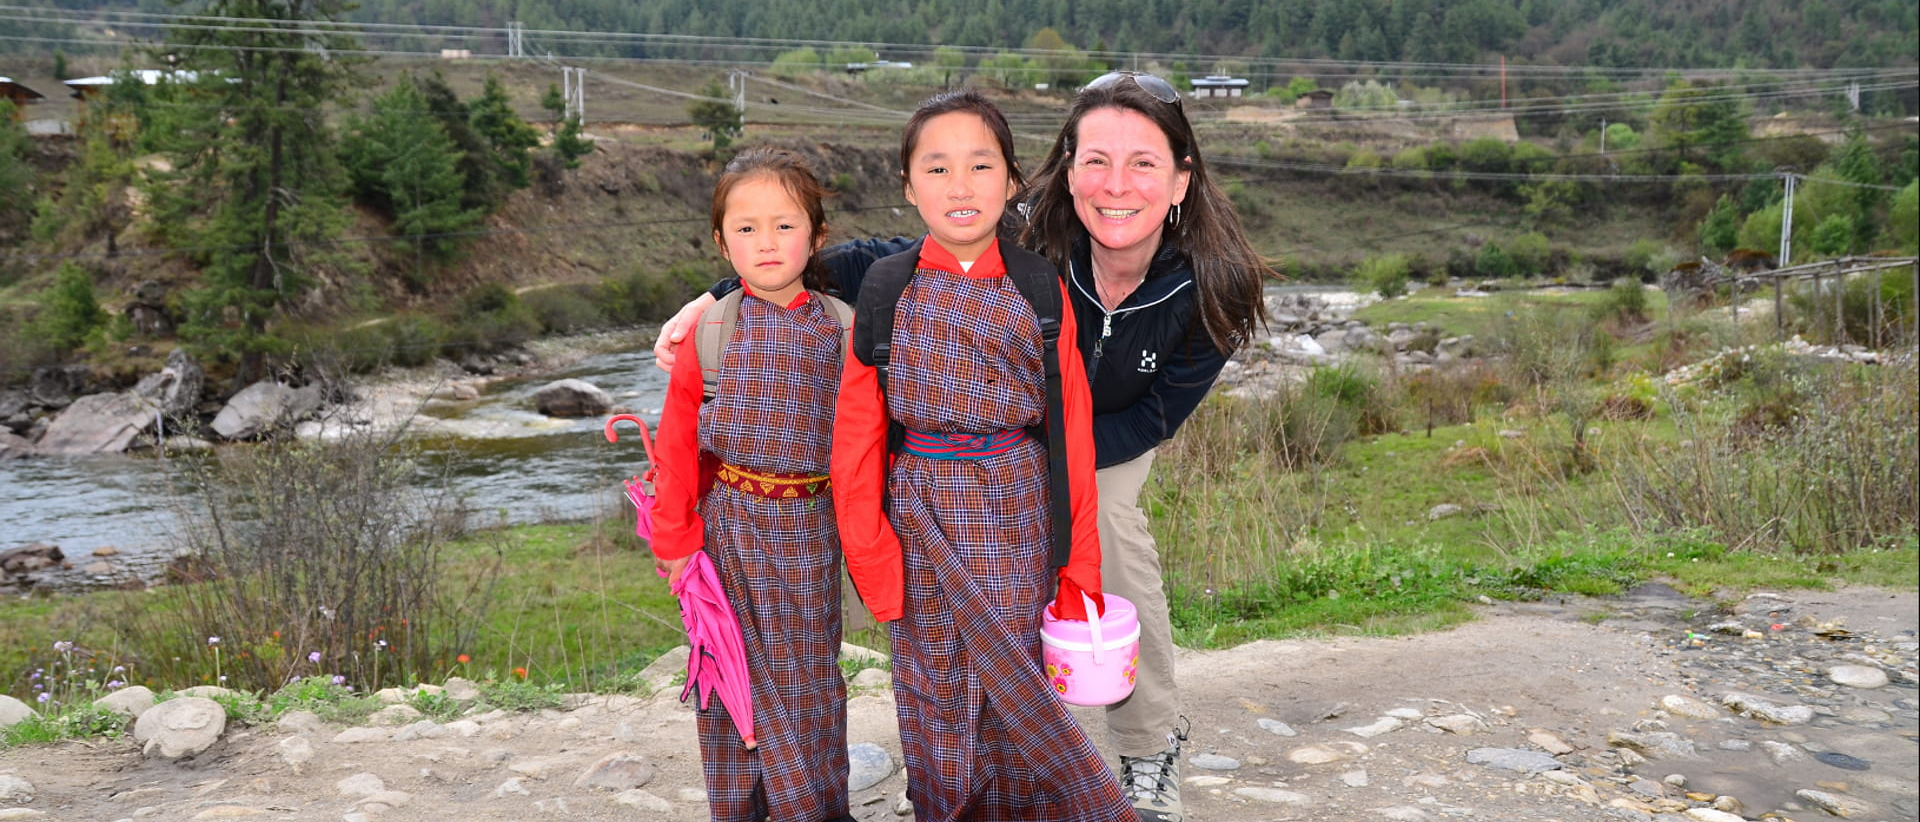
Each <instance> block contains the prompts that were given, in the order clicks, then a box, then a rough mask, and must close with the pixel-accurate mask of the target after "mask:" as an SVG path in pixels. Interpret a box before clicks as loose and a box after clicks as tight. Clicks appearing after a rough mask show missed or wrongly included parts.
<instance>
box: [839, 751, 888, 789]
mask: <svg viewBox="0 0 1920 822" xmlns="http://www.w3.org/2000/svg"><path fill="white" fill-rule="evenodd" d="M847 766H848V771H847V790H849V791H864V790H866V789H868V788H871V787H873V786H875V785H878V784H880V782H881V780H884V779H886V778H887V777H889V776H892V775H893V756H892V755H891V754H888V753H887V751H886V749H885V748H882V747H880V746H879V745H875V744H873V743H871V742H860V743H857V744H853V745H848V746H847Z"/></svg>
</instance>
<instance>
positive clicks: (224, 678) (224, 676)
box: [220, 674, 227, 682]
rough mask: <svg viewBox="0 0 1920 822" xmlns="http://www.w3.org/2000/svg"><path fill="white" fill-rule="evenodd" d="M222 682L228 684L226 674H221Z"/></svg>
mask: <svg viewBox="0 0 1920 822" xmlns="http://www.w3.org/2000/svg"><path fill="white" fill-rule="evenodd" d="M220 681H221V682H226V681H227V675H226V674H221V675H220Z"/></svg>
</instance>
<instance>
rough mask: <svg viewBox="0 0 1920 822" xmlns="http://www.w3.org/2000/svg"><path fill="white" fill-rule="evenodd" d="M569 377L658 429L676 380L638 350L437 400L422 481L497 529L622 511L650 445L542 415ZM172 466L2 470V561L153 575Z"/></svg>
mask: <svg viewBox="0 0 1920 822" xmlns="http://www.w3.org/2000/svg"><path fill="white" fill-rule="evenodd" d="M646 339H647V340H650V337H648V338H646ZM565 377H573V378H576V379H581V380H585V381H587V382H590V383H593V384H594V385H597V386H599V387H600V388H602V389H603V390H605V391H606V392H607V393H608V394H610V395H612V396H613V398H614V402H615V404H617V405H622V406H625V407H627V408H628V409H630V410H631V411H632V412H633V413H634V414H635V415H636V416H638V417H640V418H641V419H644V420H646V421H647V424H648V425H649V426H652V425H654V424H655V423H657V422H658V420H659V416H660V404H661V400H662V398H663V397H664V396H665V395H666V385H667V379H666V374H665V373H663V372H661V371H660V370H659V369H657V368H655V367H654V365H653V353H652V351H651V349H650V348H649V347H647V346H645V345H643V344H642V342H641V341H636V342H634V343H632V344H631V345H629V346H627V347H626V348H624V349H623V350H617V351H612V352H607V353H597V354H590V355H588V356H586V357H584V358H581V359H579V360H577V361H574V362H573V363H572V364H571V365H569V366H567V367H565V368H562V369H557V370H555V371H553V372H551V373H545V374H541V375H539V376H537V377H530V378H526V379H506V380H500V381H497V382H492V383H490V384H488V385H486V386H485V387H484V388H483V389H482V394H481V396H480V398H479V399H477V400H473V401H468V402H454V401H446V400H434V401H430V402H428V403H427V404H426V405H424V406H423V407H422V408H421V409H420V413H421V415H422V416H423V417H427V418H430V419H431V423H430V426H428V427H430V428H431V429H432V433H431V434H428V435H426V436H423V437H422V439H421V445H422V447H423V453H424V457H425V461H426V463H427V464H426V465H424V466H423V468H422V471H421V476H422V478H423V479H422V481H423V482H426V481H433V480H430V479H428V478H429V477H432V476H434V475H438V474H443V473H444V474H445V475H447V476H449V477H451V479H452V482H453V483H454V486H455V488H456V489H457V491H458V492H459V493H460V494H461V495H463V496H464V497H465V499H466V500H467V503H468V505H469V506H470V507H471V508H472V509H473V510H475V511H476V512H478V513H479V518H480V520H481V521H483V522H488V523H491V522H498V521H502V520H504V521H505V522H508V523H526V522H537V521H543V520H552V519H580V518H585V517H590V516H594V515H596V514H600V513H605V512H607V511H608V510H610V509H613V508H616V507H617V506H620V505H623V504H624V499H625V497H624V496H623V495H622V494H621V493H620V482H621V480H623V479H625V478H626V477H628V476H630V475H633V474H637V473H639V472H641V471H643V470H645V468H646V461H645V457H644V452H643V450H642V448H641V446H640V441H639V438H638V437H637V436H633V434H634V429H633V427H632V426H631V425H623V426H622V427H621V434H622V436H621V439H620V441H619V442H618V443H616V444H609V443H608V442H607V441H606V439H605V437H604V436H603V435H602V433H601V420H600V419H598V418H594V419H581V420H566V419H554V418H550V417H546V416H544V415H542V414H540V413H539V412H537V411H535V410H534V404H533V394H534V392H536V391H538V390H539V389H540V387H541V386H544V385H546V384H547V383H548V382H550V381H552V380H556V379H561V378H565ZM172 459H173V460H175V461H176V462H174V463H172V464H170V463H169V460H168V459H165V458H161V457H156V456H152V455H151V454H147V455H141V454H100V455H91V456H84V457H65V458H55V459H47V458H33V459H19V460H13V461H10V462H4V463H0V488H4V489H5V490H4V492H0V551H5V550H8V549H11V548H16V547H19V546H22V545H26V544H29V543H35V542H39V543H46V544H49V545H56V546H59V547H60V549H61V550H62V551H63V552H64V553H65V554H66V555H67V557H68V559H69V560H70V561H73V562H74V563H75V564H77V565H83V564H85V563H87V562H89V561H90V559H89V558H88V555H89V554H90V553H91V552H92V551H94V549H96V548H101V547H103V546H111V547H113V548H115V549H116V550H118V551H119V552H120V555H119V556H117V557H115V558H114V561H115V562H116V563H118V564H121V565H126V566H130V567H136V568H141V567H145V568H151V567H153V566H154V565H155V564H156V560H157V559H161V558H164V557H166V556H170V555H171V554H172V553H173V549H172V548H171V547H170V545H169V544H168V542H169V540H168V537H167V535H168V533H169V532H170V531H171V530H172V527H171V524H170V523H171V520H172V516H173V514H172V512H171V506H170V505H169V501H168V496H169V490H168V489H169V488H176V489H177V488H178V487H180V486H179V484H178V483H176V482H174V481H172V480H170V477H173V476H178V475H180V474H181V473H183V472H182V471H180V470H179V469H181V468H182V466H181V465H179V464H177V460H178V459H180V458H178V457H175V458H172ZM436 469H443V470H436Z"/></svg>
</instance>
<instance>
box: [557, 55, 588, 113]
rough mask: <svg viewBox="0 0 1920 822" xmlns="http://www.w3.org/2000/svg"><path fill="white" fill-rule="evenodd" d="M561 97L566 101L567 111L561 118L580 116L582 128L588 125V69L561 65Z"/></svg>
mask: <svg viewBox="0 0 1920 822" xmlns="http://www.w3.org/2000/svg"><path fill="white" fill-rule="evenodd" d="M560 85H561V89H562V91H561V98H562V99H564V100H565V101H566V104H567V111H566V114H564V115H562V118H561V119H567V118H571V117H579V118H580V125H581V127H582V128H584V127H586V125H587V70H586V69H584V68H573V67H570V66H561V67H560Z"/></svg>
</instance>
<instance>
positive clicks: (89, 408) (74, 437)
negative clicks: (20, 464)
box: [34, 394, 155, 455]
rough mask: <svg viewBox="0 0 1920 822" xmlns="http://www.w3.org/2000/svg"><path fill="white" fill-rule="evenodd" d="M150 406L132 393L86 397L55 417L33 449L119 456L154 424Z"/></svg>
mask: <svg viewBox="0 0 1920 822" xmlns="http://www.w3.org/2000/svg"><path fill="white" fill-rule="evenodd" d="M154 407H155V406H154V405H153V403H151V402H149V401H147V400H145V399H142V398H140V397H138V396H136V395H133V394H88V395H87V396H84V397H81V398H80V399H77V400H74V401H73V404H72V405H69V406H67V408H66V410H64V411H61V412H60V415H59V416H57V417H54V419H53V423H52V424H51V425H48V426H47V432H46V433H45V434H42V435H40V441H39V442H36V443H34V448H35V449H36V450H38V451H39V452H40V453H42V454H51V455H63V454H118V453H120V452H122V451H125V450H127V446H129V445H131V444H133V438H134V437H137V436H139V435H140V432H142V431H145V430H147V428H148V427H149V426H151V425H153V414H154Z"/></svg>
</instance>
